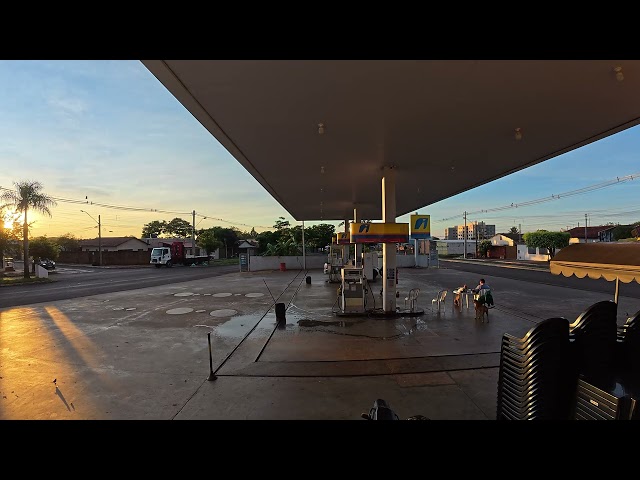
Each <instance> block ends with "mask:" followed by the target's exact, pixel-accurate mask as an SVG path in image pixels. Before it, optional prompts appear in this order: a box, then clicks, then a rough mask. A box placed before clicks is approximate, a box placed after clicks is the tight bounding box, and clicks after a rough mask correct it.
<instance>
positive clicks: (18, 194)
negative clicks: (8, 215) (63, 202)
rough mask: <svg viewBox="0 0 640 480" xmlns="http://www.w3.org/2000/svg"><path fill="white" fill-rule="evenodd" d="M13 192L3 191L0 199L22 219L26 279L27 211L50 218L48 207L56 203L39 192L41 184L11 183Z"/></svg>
mask: <svg viewBox="0 0 640 480" xmlns="http://www.w3.org/2000/svg"><path fill="white" fill-rule="evenodd" d="M13 185H14V186H15V191H10V190H8V191H4V192H3V193H2V195H0V199H2V201H3V202H6V203H5V204H4V205H3V206H4V207H11V208H12V209H13V210H15V211H16V212H19V213H21V214H22V215H23V216H24V218H23V221H22V250H23V261H24V278H26V279H28V278H29V277H30V275H29V223H28V213H29V209H31V210H35V211H37V212H40V213H43V214H45V215H48V216H51V210H50V207H55V206H56V205H57V203H56V201H55V200H54V199H53V198H51V197H50V196H48V195H45V194H44V193H42V192H41V190H42V184H41V183H40V182H35V181H29V180H26V181H20V182H13Z"/></svg>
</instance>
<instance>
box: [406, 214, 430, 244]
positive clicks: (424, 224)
mask: <svg viewBox="0 0 640 480" xmlns="http://www.w3.org/2000/svg"><path fill="white" fill-rule="evenodd" d="M428 238H431V215H411V240H424V239H428Z"/></svg>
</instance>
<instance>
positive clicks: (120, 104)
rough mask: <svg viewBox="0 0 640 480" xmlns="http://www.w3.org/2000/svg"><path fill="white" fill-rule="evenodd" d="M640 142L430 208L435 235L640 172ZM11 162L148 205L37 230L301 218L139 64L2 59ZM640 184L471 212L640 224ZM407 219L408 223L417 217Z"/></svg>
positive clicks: (77, 208) (565, 160)
mask: <svg viewBox="0 0 640 480" xmlns="http://www.w3.org/2000/svg"><path fill="white" fill-rule="evenodd" d="M639 147H640V130H639V127H634V128H631V129H628V130H626V131H624V132H621V133H619V134H616V135H613V136H611V137H608V138H605V139H603V140H600V141H599V142H595V143H593V144H591V145H588V146H585V147H582V148H580V149H578V150H574V151H572V152H569V153H567V154H564V155H562V156H559V157H556V158H554V159H551V160H548V161H546V162H543V163H542V164H540V165H537V166H534V167H530V168H528V169H525V170H523V171H521V172H518V173H516V174H512V175H510V176H508V177H505V178H502V179H500V180H497V181H494V182H491V183H490V184H487V185H484V186H482V187H478V188H476V189H473V190H471V191H468V192H465V193H462V194H459V195H456V196H455V197H452V198H449V199H446V200H443V201H440V202H437V203H435V204H433V205H430V206H425V207H424V208H422V209H420V210H419V213H421V214H429V215H431V233H432V235H435V236H442V235H443V233H444V229H445V228H446V227H450V226H454V225H457V224H461V223H463V219H462V213H463V212H464V211H467V212H475V211H478V210H481V209H489V210H490V209H494V208H497V207H502V206H506V205H510V204H511V203H521V202H526V201H530V200H537V199H542V198H546V197H551V195H552V194H554V195H558V194H563V193H567V192H571V191H575V190H577V189H580V188H584V187H590V186H593V185H599V184H603V183H605V182H608V181H611V180H613V179H615V178H616V177H626V176H629V175H635V174H637V173H640V162H639V161H638V154H637V152H638V150H639ZM0 167H1V168H0V172H1V174H0V187H3V188H13V182H14V181H22V180H36V181H39V182H41V183H42V184H43V186H44V192H45V193H47V194H48V195H51V196H53V197H57V198H59V199H67V200H84V199H85V197H86V198H87V199H88V201H90V202H95V203H102V204H108V205H120V206H126V207H138V208H141V209H145V210H148V211H144V212H141V211H131V210H125V209H110V208H106V207H98V206H96V205H78V204H75V203H70V202H65V201H58V205H57V206H56V207H54V208H53V210H52V213H53V216H52V217H51V218H49V217H42V216H39V215H36V216H34V217H32V218H34V219H35V220H36V223H35V225H34V226H33V230H32V233H31V236H39V235H47V236H49V237H53V236H58V235H62V234H65V233H71V234H73V235H75V236H76V237H78V238H93V237H96V236H97V229H96V228H95V227H96V223H95V221H94V219H97V218H98V215H100V218H101V224H102V234H103V236H125V235H135V236H140V232H141V230H142V226H143V225H144V224H145V223H148V222H150V221H152V220H171V219H172V218H174V217H180V218H184V219H185V220H189V221H191V214H190V212H192V211H193V210H195V211H196V212H197V214H198V216H197V217H196V223H197V226H198V228H207V227H211V226H214V225H221V226H235V227H237V228H240V229H241V230H251V228H252V227H255V229H256V230H257V231H258V232H260V231H263V230H265V229H266V228H268V229H270V228H271V227H272V226H273V224H274V223H275V221H276V220H277V219H278V217H280V216H282V217H285V219H286V220H289V221H290V222H291V223H292V224H295V223H296V222H294V220H293V218H291V216H290V215H289V214H288V213H287V212H286V211H285V210H284V209H283V208H282V207H281V206H280V205H279V204H278V203H277V202H276V201H275V200H274V199H273V198H272V197H271V196H270V195H269V194H268V193H267V192H266V191H265V190H264V189H263V188H262V186H260V184H259V183H258V182H257V181H256V180H255V179H254V178H253V177H252V176H251V175H250V174H249V173H248V172H247V171H246V170H244V168H243V167H242V166H241V165H240V164H239V163H238V162H237V161H236V160H235V159H234V158H233V157H232V156H231V155H230V154H229V153H228V152H227V151H226V150H225V149H224V148H223V147H222V146H221V145H220V144H219V143H218V142H217V140H215V138H213V137H212V136H211V134H210V133H209V132H207V131H206V130H205V129H204V127H202V126H201V125H200V123H199V122H198V121H197V120H195V119H194V118H193V116H192V115H191V114H190V113H189V112H188V111H187V110H186V109H185V108H184V107H183V106H182V105H181V104H180V103H179V102H178V101H177V100H176V99H175V98H174V97H173V96H172V95H171V94H170V93H169V92H168V91H167V90H166V89H165V88H164V86H162V85H161V84H160V82H158V80H157V79H156V78H155V77H154V76H153V75H152V74H151V73H150V72H149V71H148V70H147V69H146V68H145V67H144V65H142V63H141V62H139V61H136V60H128V61H105V60H99V61H78V60H76V61H55V60H47V61H36V60H28V61H15V60H9V61H0ZM176 172H178V173H177V174H176ZM639 185H640V178H638V179H634V180H631V181H626V182H621V183H619V184H616V185H613V186H608V187H606V188H601V189H598V190H594V191H592V192H589V193H585V194H581V195H575V196H572V197H568V198H562V197H561V198H560V199H559V200H553V201H549V202H544V203H540V204H538V205H535V206H529V207H522V208H513V209H508V210H503V211H499V212H488V213H485V214H475V215H469V216H468V221H474V220H478V221H485V222H486V223H488V224H495V225H496V229H497V231H498V232H504V231H507V230H508V229H509V228H510V227H511V226H516V227H517V226H518V225H520V226H521V228H522V231H523V232H527V231H533V230H537V229H540V228H546V229H548V230H560V229H564V228H566V227H573V226H577V225H578V223H579V225H580V226H584V221H585V213H587V214H588V218H589V225H594V226H595V225H599V224H605V223H607V222H614V223H629V222H632V221H637V220H640V202H639V201H638V200H639V198H640V195H639V193H638V192H640V189H639V188H638V186H639ZM152 209H154V210H160V211H161V212H153V211H150V210H152ZM81 210H86V211H87V212H88V215H87V214H86V213H83V212H81ZM165 212H166V213H165ZM203 216H206V217H207V218H203ZM91 217H93V219H92V218H91ZM452 217H455V218H452ZM443 219H447V220H445V221H442V220H443ZM397 221H399V222H408V221H409V218H408V215H405V216H402V217H398V219H397ZM312 223H317V222H312ZM331 223H334V224H336V225H337V223H338V222H331ZM309 224H311V223H307V224H306V225H309Z"/></svg>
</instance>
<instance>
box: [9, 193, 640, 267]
mask: <svg viewBox="0 0 640 480" xmlns="http://www.w3.org/2000/svg"><path fill="white" fill-rule="evenodd" d="M14 187H15V189H14V190H5V191H3V192H2V193H1V194H0V265H3V263H2V262H3V260H4V255H5V253H6V252H9V253H11V252H12V249H13V248H14V244H15V242H20V241H21V242H22V252H16V253H20V254H22V258H23V259H24V277H25V278H27V279H28V278H29V276H30V273H29V271H30V270H29V267H30V265H29V257H30V253H31V256H33V257H34V258H36V259H38V258H51V259H52V260H55V259H56V258H57V257H58V253H59V252H60V250H68V251H72V250H74V249H77V248H79V245H80V244H79V240H78V239H77V238H75V237H74V236H73V235H72V234H70V233H68V234H66V235H62V236H60V237H57V238H52V239H49V238H47V237H46V236H42V237H38V238H36V239H33V241H32V244H31V246H30V245H29V227H30V225H31V224H30V223H29V220H28V219H29V212H30V211H37V212H39V213H42V214H44V215H48V216H49V217H51V216H52V214H51V208H53V207H55V206H56V205H57V203H56V201H55V200H54V199H53V198H52V197H50V196H49V195H46V194H45V193H43V192H42V189H43V186H42V184H41V183H40V182H37V181H31V180H24V181H19V182H14ZM20 215H22V216H23V219H22V223H20V222H19V221H18V218H19V216H20ZM7 223H8V224H9V225H10V227H8V228H7V227H5V224H7ZM611 225H612V224H611ZM192 232H193V233H194V236H195V237H196V243H197V244H198V245H199V246H200V247H202V248H204V249H205V250H206V251H207V253H208V254H210V253H212V252H214V251H215V250H218V249H220V251H221V252H222V251H224V256H225V258H228V257H229V251H231V254H232V255H233V252H234V250H235V247H236V246H237V242H238V240H240V239H255V240H257V241H258V246H257V249H258V254H259V255H300V254H301V253H302V235H303V231H302V227H301V226H300V225H296V226H294V227H292V226H291V224H290V222H289V221H287V220H285V218H284V217H278V219H277V220H276V222H275V223H274V225H273V231H272V230H268V231H265V232H262V233H257V232H256V231H255V229H251V231H241V230H240V229H237V228H235V227H231V228H225V227H219V226H215V227H211V228H206V229H200V230H198V229H195V231H194V229H193V226H192V224H191V223H189V222H188V221H187V220H184V219H182V218H174V219H173V220H170V221H165V220H154V221H152V222H149V223H147V224H145V225H144V227H143V229H142V238H153V237H157V238H162V236H163V235H167V236H172V237H181V238H188V237H191V234H192ZM510 233H518V230H517V229H516V227H511V230H510ZM612 233H613V239H614V240H621V239H626V238H634V237H635V238H638V237H640V221H638V222H634V223H633V224H631V225H617V226H616V227H615V228H614V230H613V232H612ZM334 235H335V226H334V225H331V224H327V223H322V224H318V225H313V226H310V227H307V228H305V229H304V244H305V245H306V246H308V247H309V248H310V249H313V250H316V251H320V250H322V249H324V247H326V246H327V245H330V244H331V242H332V237H333V236H334ZM569 237H570V234H569V233H568V232H550V231H547V230H537V231H535V232H528V233H525V234H524V235H523V240H524V242H525V243H526V245H527V246H529V247H538V248H546V249H547V250H548V252H549V258H550V259H551V258H553V256H554V254H555V251H556V250H557V249H560V248H564V247H566V246H567V245H569ZM490 246H491V243H490V242H489V241H487V240H484V241H482V243H481V244H480V245H479V250H480V252H481V254H482V253H484V255H486V251H487V250H488V249H489V248H490ZM223 249H224V250H223Z"/></svg>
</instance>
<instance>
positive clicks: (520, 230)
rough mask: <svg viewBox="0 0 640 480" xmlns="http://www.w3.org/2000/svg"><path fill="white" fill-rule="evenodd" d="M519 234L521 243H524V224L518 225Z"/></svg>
mask: <svg viewBox="0 0 640 480" xmlns="http://www.w3.org/2000/svg"><path fill="white" fill-rule="evenodd" d="M518 234H519V235H520V243H522V224H521V223H519V224H518Z"/></svg>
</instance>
